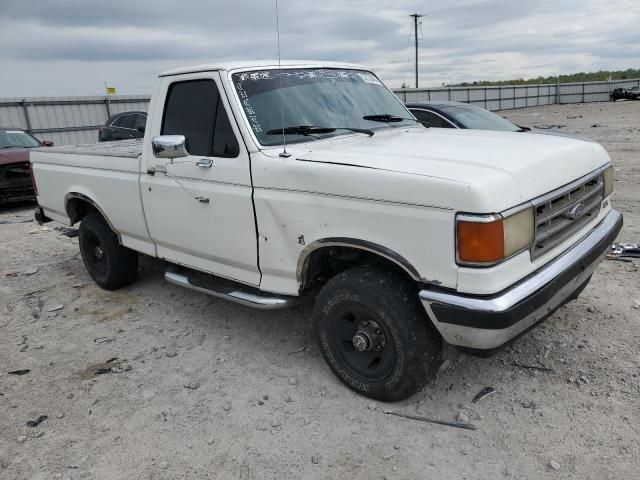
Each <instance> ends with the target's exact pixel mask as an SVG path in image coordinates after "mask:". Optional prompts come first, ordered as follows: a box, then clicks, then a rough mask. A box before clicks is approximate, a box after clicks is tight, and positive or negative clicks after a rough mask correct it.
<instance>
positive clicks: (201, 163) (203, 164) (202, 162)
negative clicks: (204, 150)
mask: <svg viewBox="0 0 640 480" xmlns="http://www.w3.org/2000/svg"><path fill="white" fill-rule="evenodd" d="M196 165H197V166H199V167H202V168H211V167H212V166H213V160H211V159H207V158H201V159H200V160H198V161H197V162H196Z"/></svg>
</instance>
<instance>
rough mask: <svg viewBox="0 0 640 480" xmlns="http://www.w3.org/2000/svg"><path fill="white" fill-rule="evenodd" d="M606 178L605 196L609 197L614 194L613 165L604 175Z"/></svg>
mask: <svg viewBox="0 0 640 480" xmlns="http://www.w3.org/2000/svg"><path fill="white" fill-rule="evenodd" d="M603 177H604V179H603V180H604V196H605V198H606V197H608V196H609V195H611V194H612V193H613V165H609V166H608V167H607V168H606V169H605V171H604V174H603Z"/></svg>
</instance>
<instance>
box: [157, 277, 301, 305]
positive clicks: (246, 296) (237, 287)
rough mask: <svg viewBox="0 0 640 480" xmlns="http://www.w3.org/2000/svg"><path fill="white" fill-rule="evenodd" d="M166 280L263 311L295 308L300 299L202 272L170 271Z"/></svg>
mask: <svg viewBox="0 0 640 480" xmlns="http://www.w3.org/2000/svg"><path fill="white" fill-rule="evenodd" d="M164 279H165V280H166V281H167V282H169V283H171V284H173V285H178V286H180V287H184V288H188V289H190V290H195V291H196V292H200V293H206V294H207V295H211V296H213V297H217V298H222V299H225V300H230V301H232V302H235V303H239V304H241V305H245V306H247V307H253V308H259V309H261V310H277V309H280V308H288V307H291V306H293V305H294V304H295V303H296V301H297V299H298V298H297V297H285V296H279V295H275V294H270V293H266V292H261V291H260V290H258V289H254V288H251V287H246V286H244V285H241V284H236V283H235V282H232V281H230V280H226V279H222V278H218V277H214V276H213V275H207V274H203V273H200V272H191V271H187V272H184V273H183V272H177V271H175V270H171V269H170V270H167V271H166V272H165V274H164Z"/></svg>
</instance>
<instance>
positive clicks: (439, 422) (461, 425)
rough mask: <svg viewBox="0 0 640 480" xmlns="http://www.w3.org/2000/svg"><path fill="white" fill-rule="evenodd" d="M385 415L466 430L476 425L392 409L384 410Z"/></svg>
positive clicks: (474, 428) (472, 428)
mask: <svg viewBox="0 0 640 480" xmlns="http://www.w3.org/2000/svg"><path fill="white" fill-rule="evenodd" d="M384 413H385V415H393V416H395V417H401V418H408V419H409V420H417V421H419V422H427V423H435V424H437V425H445V426H447V427H456V428H464V429H466V430H476V429H477V428H476V426H475V425H474V424H473V423H462V422H447V421H445V420H438V419H437V418H429V417H425V416H422V415H412V414H410V413H401V412H394V411H393V410H385V411H384Z"/></svg>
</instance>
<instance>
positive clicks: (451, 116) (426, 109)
mask: <svg viewBox="0 0 640 480" xmlns="http://www.w3.org/2000/svg"><path fill="white" fill-rule="evenodd" d="M406 106H407V108H408V109H409V110H410V111H411V113H413V115H414V116H415V117H416V118H417V119H418V121H419V122H420V123H422V125H424V126H425V127H431V128H463V129H472V130H498V131H501V132H529V133H537V134H540V135H554V136H556V137H569V138H574V139H577V140H585V141H592V140H590V139H589V138H586V137H582V136H580V135H578V134H576V133H574V132H570V131H561V130H559V129H557V128H542V127H541V128H535V127H534V128H529V127H522V126H520V125H516V124H515V123H512V122H510V121H509V120H507V119H506V118H503V117H501V116H500V115H496V114H495V113H493V112H490V111H489V110H485V109H484V108H480V107H476V106H475V105H469V104H468V103H461V102H449V101H444V100H442V101H437V100H436V101H429V102H413V103H406Z"/></svg>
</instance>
